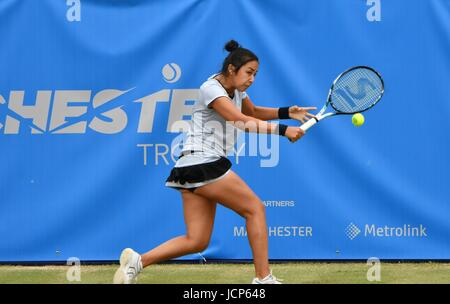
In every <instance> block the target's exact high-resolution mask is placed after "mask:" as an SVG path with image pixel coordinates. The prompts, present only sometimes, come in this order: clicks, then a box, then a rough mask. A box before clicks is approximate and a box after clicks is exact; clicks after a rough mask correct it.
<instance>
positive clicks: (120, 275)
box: [114, 248, 143, 284]
mask: <svg viewBox="0 0 450 304" xmlns="http://www.w3.org/2000/svg"><path fill="white" fill-rule="evenodd" d="M142 269H143V267H142V262H141V256H140V255H139V254H138V253H137V252H136V251H134V250H133V249H131V248H126V249H124V250H123V251H122V253H121V255H120V267H119V269H117V271H116V273H115V274H114V284H132V283H135V282H136V281H137V275H138V274H139V273H140V272H141V271H142Z"/></svg>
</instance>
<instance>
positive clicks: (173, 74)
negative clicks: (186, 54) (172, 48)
mask: <svg viewBox="0 0 450 304" xmlns="http://www.w3.org/2000/svg"><path fill="white" fill-rule="evenodd" d="M162 75H163V77H164V80H165V81H166V82H168V83H175V82H177V81H178V80H179V79H180V77H181V68H180V66H179V65H178V64H176V63H168V64H166V65H165V66H164V67H163V68H162Z"/></svg>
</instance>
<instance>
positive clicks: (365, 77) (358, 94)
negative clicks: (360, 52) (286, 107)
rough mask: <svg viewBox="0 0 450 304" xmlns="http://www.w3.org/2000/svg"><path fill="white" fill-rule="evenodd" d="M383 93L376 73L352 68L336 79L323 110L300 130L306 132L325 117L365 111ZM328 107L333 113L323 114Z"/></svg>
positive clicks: (377, 100)
mask: <svg viewBox="0 0 450 304" xmlns="http://www.w3.org/2000/svg"><path fill="white" fill-rule="evenodd" d="M383 93H384V81H383V78H382V77H381V75H380V74H379V73H378V72H377V71H375V70H374V69H372V68H370V67H366V66H356V67H352V68H350V69H348V70H347V71H345V72H344V73H342V74H341V75H339V76H338V77H337V78H336V80H335V81H334V82H333V85H332V86H331V89H330V91H329V93H328V100H327V102H326V103H325V105H324V106H323V108H322V109H321V110H320V112H319V113H318V114H316V116H315V117H313V118H311V119H310V120H308V121H307V122H305V123H304V124H303V125H301V126H300V128H301V129H303V131H306V130H308V129H309V128H311V127H312V126H313V125H315V124H316V123H318V122H319V121H321V120H322V119H324V118H327V117H331V116H334V115H342V114H355V113H361V112H364V111H367V110H369V109H370V108H372V107H373V106H374V105H376V104H377V103H378V102H379V101H380V100H381V97H383ZM329 106H331V108H332V110H334V111H332V112H327V113H325V111H326V109H327V108H329Z"/></svg>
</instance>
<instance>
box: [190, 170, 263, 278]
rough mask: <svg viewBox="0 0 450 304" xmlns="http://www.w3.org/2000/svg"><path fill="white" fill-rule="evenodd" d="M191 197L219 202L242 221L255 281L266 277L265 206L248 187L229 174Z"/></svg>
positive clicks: (235, 176) (232, 173)
mask: <svg viewBox="0 0 450 304" xmlns="http://www.w3.org/2000/svg"><path fill="white" fill-rule="evenodd" d="M195 193H196V194H198V195H201V196H203V197H205V198H206V199H208V200H211V201H215V202H219V203H220V204H222V205H223V206H225V207H227V208H230V209H232V210H233V211H235V212H237V213H238V214H239V215H241V216H242V217H244V218H245V220H246V226H247V236H248V240H249V242H250V246H251V248H252V252H253V262H254V265H255V273H256V276H257V277H258V278H264V277H266V276H267V275H269V274H270V269H269V257H268V236H267V225H266V214H265V206H264V205H263V203H262V202H261V200H260V199H259V198H258V197H257V196H256V194H255V193H254V192H253V191H252V190H251V189H250V187H249V186H248V185H247V184H246V183H245V182H244V181H243V180H242V179H241V178H240V177H239V176H238V175H237V174H236V173H234V172H233V171H230V172H229V173H228V174H227V175H226V176H225V177H223V178H222V179H220V180H218V181H216V182H214V183H210V184H207V185H205V186H202V187H200V188H198V189H197V190H195Z"/></svg>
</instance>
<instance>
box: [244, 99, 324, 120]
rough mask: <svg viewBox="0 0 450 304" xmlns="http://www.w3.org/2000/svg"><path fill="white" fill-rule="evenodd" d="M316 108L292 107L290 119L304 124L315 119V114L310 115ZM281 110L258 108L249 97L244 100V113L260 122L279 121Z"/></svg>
mask: <svg viewBox="0 0 450 304" xmlns="http://www.w3.org/2000/svg"><path fill="white" fill-rule="evenodd" d="M316 109H317V108H316V107H299V106H296V105H295V106H291V107H289V112H288V113H289V118H291V119H296V120H298V121H301V122H302V123H304V122H305V121H307V120H308V119H309V118H310V117H314V115H313V114H311V113H308V111H310V110H316ZM278 110H279V108H269V107H260V106H256V105H255V104H254V103H253V102H252V101H251V100H250V98H249V97H248V96H247V97H245V98H244V99H243V100H242V113H243V114H245V115H247V116H252V117H254V118H257V119H260V120H274V119H279V116H278Z"/></svg>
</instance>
